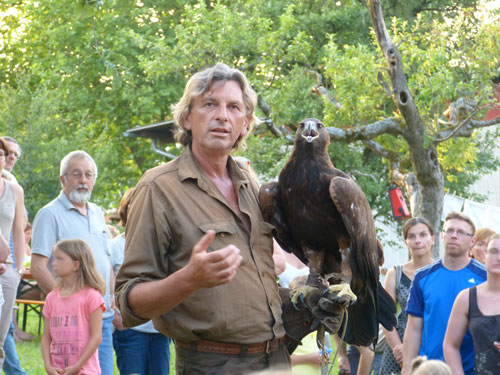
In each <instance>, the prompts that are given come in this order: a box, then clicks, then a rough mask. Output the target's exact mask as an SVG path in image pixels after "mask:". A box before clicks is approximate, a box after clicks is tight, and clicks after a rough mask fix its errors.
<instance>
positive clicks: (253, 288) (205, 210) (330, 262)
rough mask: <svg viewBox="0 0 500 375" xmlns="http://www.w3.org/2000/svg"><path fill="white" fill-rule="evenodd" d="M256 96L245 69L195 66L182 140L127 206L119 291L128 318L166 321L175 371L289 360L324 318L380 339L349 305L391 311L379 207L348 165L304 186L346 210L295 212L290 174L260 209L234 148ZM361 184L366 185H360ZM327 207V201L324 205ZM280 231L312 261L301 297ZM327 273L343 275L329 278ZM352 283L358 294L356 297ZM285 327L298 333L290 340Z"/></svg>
mask: <svg viewBox="0 0 500 375" xmlns="http://www.w3.org/2000/svg"><path fill="white" fill-rule="evenodd" d="M256 103H257V97H256V94H255V92H254V91H253V89H252V88H251V86H250V84H249V83H248V80H247V79H246V77H245V76H244V74H243V73H242V72H240V71H239V70H237V69H231V68H229V67H228V66H227V65H224V64H217V65H215V66H214V67H211V68H208V69H206V70H204V71H201V72H198V73H196V74H195V75H193V77H191V79H190V80H189V82H188V83H187V85H186V89H185V91H184V95H183V97H182V98H181V100H180V101H179V102H178V103H177V104H176V105H175V106H174V107H173V113H174V119H175V122H176V125H177V126H178V130H179V132H178V134H177V137H178V138H177V139H178V141H179V142H180V143H181V144H182V145H183V146H184V150H183V151H182V154H181V156H179V157H178V158H177V159H175V160H173V161H171V162H169V163H167V164H164V165H161V166H159V167H156V168H153V169H151V170H149V171H147V172H146V173H145V174H144V176H143V177H142V178H141V180H140V181H139V183H138V184H137V187H136V191H135V194H134V197H133V199H132V202H131V204H130V207H129V216H128V223H127V228H126V231H127V243H126V248H125V258H124V263H123V266H122V268H121V269H120V272H119V274H118V276H117V282H116V296H117V297H116V300H117V303H118V305H119V307H120V311H121V313H122V318H123V322H124V324H125V325H126V326H135V325H138V324H141V323H144V322H145V321H147V320H149V319H153V322H154V325H155V328H156V329H157V330H159V331H160V332H162V333H164V334H165V335H167V336H169V337H172V338H173V339H174V341H175V347H176V367H177V373H184V374H232V375H234V374H246V373H248V372H250V371H260V370H263V369H266V368H289V366H290V358H289V352H290V350H292V349H291V348H293V347H294V346H296V345H297V342H298V341H300V339H301V338H302V337H303V335H305V334H307V333H308V332H309V331H310V330H313V329H316V327H317V324H316V323H318V322H321V323H324V324H325V325H326V326H327V328H328V329H331V327H334V329H335V330H338V329H339V327H340V326H341V323H343V324H342V327H345V328H346V338H349V339H351V341H352V342H353V343H355V344H358V345H365V344H369V343H371V342H373V341H374V340H375V339H376V336H377V335H376V333H375V334H373V332H371V331H367V332H366V333H363V334H360V333H358V328H359V327H361V328H362V329H364V324H365V323H363V322H362V321H358V320H356V319H357V318H354V317H355V316H356V312H355V310H353V311H354V312H353V313H352V315H353V318H348V319H347V320H345V319H344V320H343V319H342V318H343V316H342V315H341V314H340V313H339V312H341V311H342V310H343V309H344V307H346V308H347V307H349V310H351V309H354V306H356V305H359V306H361V309H366V314H365V316H364V317H363V319H364V320H368V321H369V324H368V326H369V327H370V328H371V326H372V325H373V324H378V321H382V320H381V317H382V316H383V315H382V314H380V313H379V309H378V302H377V301H380V299H381V298H379V291H378V256H379V255H378V253H377V239H376V237H375V234H374V232H373V231H374V228H373V218H372V216H371V213H370V212H369V206H367V202H366V205H365V202H364V201H363V200H362V199H361V198H359V197H358V198H359V200H357V201H356V202H354V204H355V206H352V207H351V206H350V205H351V203H350V202H349V203H346V202H344V201H345V199H346V198H345V197H344V195H343V194H344V193H345V192H344V191H343V189H350V188H352V185H351V184H352V181H351V180H349V179H348V177H345V176H344V175H342V176H341V177H342V178H343V179H344V180H347V182H346V181H343V180H342V181H340V182H339V183H338V184H337V182H335V183H333V180H335V179H336V178H337V177H334V176H331V179H332V183H331V184H330V185H329V186H330V187H329V190H327V194H326V195H325V192H324V191H321V192H320V191H319V190H317V188H318V187H319V186H316V190H315V191H310V192H311V193H312V194H311V195H309V196H306V197H304V198H306V199H308V200H310V201H311V202H319V201H320V199H321V198H322V197H323V199H325V197H328V200H329V201H330V202H333V204H334V206H335V207H336V210H337V213H336V214H335V215H337V216H335V215H331V214H329V213H326V212H322V213H321V212H320V211H321V210H319V212H320V213H319V215H320V216H319V217H314V215H317V214H318V209H319V207H317V208H313V207H312V205H311V211H309V209H308V207H309V206H308V204H307V201H305V202H303V203H305V206H304V207H303V208H304V211H302V212H295V213H294V214H293V215H295V216H293V215H292V216H289V215H290V211H289V209H291V210H293V209H294V208H293V206H288V207H287V208H285V206H284V205H283V204H282V202H281V201H280V200H281V199H291V198H290V197H288V198H287V197H286V195H283V196H280V193H279V192H280V190H282V189H281V182H280V183H278V185H277V186H272V187H270V186H268V187H264V188H263V189H264V190H262V192H261V194H260V195H261V198H263V199H262V201H261V205H262V211H261V209H260V206H259V189H258V186H257V184H256V182H255V181H254V180H253V179H252V177H251V176H250V175H249V173H248V171H246V169H245V168H243V167H242V166H240V165H239V164H238V163H236V162H235V161H234V160H233V159H232V158H231V156H230V153H231V152H232V151H233V150H234V149H236V148H237V147H238V146H239V145H241V144H242V143H243V142H244V138H245V136H246V135H247V134H248V132H249V130H250V128H251V125H252V124H253V123H254V122H255V121H256V118H255V115H254V110H255V107H256ZM313 123H314V124H316V127H317V128H318V126H319V125H320V124H321V123H320V122H319V121H317V120H312V119H311V120H307V121H306V122H305V123H304V128H307V129H306V130H305V131H304V130H300V128H299V130H298V133H297V139H299V138H300V139H301V141H300V142H302V139H304V140H305V142H306V143H308V144H310V145H313V144H314V147H316V143H315V139H316V138H318V139H321V138H322V137H323V135H322V133H321V131H320V129H319V128H318V129H316V130H314V129H313V126H312V124H313ZM320 134H321V136H320ZM300 142H299V141H297V142H296V152H302V151H297V150H298V147H299V146H298V144H299V143H300ZM323 142H324V140H323ZM319 147H321V146H319ZM296 152H294V154H295V153H296ZM293 160H294V157H293V156H292V159H291V161H290V162H289V165H290V163H292V162H293ZM295 160H297V158H295ZM328 161H329V159H328ZM289 165H288V166H289ZM330 166H331V163H330ZM331 167H332V168H333V166H331ZM292 169H293V168H292ZM327 172H328V171H322V172H321V173H320V174H322V173H327ZM293 173H296V172H292V175H293ZM340 174H342V173H341V172H340ZM332 177H333V178H332ZM280 180H281V177H280ZM310 182H311V183H314V181H310ZM294 185H295V184H294ZM327 185H328V184H327ZM327 185H325V183H324V181H322V182H321V186H327ZM354 186H355V185H354ZM290 187H291V186H290ZM271 188H272V191H271ZM265 189H270V190H269V191H266V190H265ZM321 190H322V189H321ZM328 191H329V192H328ZM274 192H277V193H276V194H275V193H274ZM315 193H320V194H321V196H315V195H314V194H315ZM358 193H360V194H361V195H362V193H361V191H360V190H359V188H358V190H356V193H355V194H358ZM363 198H364V196H363ZM266 201H267V202H270V204H272V206H271V205H266ZM365 201H366V198H365ZM339 202H340V203H339ZM323 203H324V202H323ZM296 208H297V207H296ZM306 208H307V209H306ZM330 209H331V207H330V208H326V206H325V204H323V210H325V211H326V210H330ZM269 210H275V211H276V215H274V216H273V215H272V214H269V212H268V211H269ZM278 210H279V212H278ZM353 213H355V214H354V216H353V215H352V214H353ZM306 215H309V216H308V218H309V219H312V220H316V223H317V226H316V227H315V226H314V223H313V222H310V221H309V219H308V221H307V224H305V225H307V229H306V228H305V227H304V230H308V231H311V233H309V235H310V236H309V237H307V238H306V237H302V238H301V237H298V236H297V233H298V232H297V227H296V225H300V218H301V217H303V216H306ZM289 218H290V219H289ZM287 220H290V221H289V222H288V221H287ZM349 220H351V221H349ZM342 221H343V222H342ZM269 222H270V223H269ZM304 223H305V222H304ZM271 224H272V225H271ZM327 224H330V225H334V227H331V228H330V229H329V230H330V232H332V234H330V235H329V236H331V238H330V237H329V236H326V234H325V233H324V231H325V230H326V229H327V228H326V226H327ZM359 225H361V226H360V227H358V226H359ZM314 233H316V235H317V236H316V238H315V237H314ZM358 234H361V238H360V239H359V241H358ZM273 235H276V238H277V240H278V241H279V242H280V243H281V244H282V246H284V248H285V250H287V251H289V252H294V253H295V254H296V255H299V257H301V258H302V259H304V260H309V265H310V267H311V269H313V270H314V272H313V273H312V275H311V277H310V282H309V283H308V287H309V288H308V292H307V293H306V292H305V291H303V293H302V295H296V296H294V298H293V301H290V297H289V295H288V293H287V292H286V291H285V292H283V291H281V292H280V293H279V291H278V287H277V284H276V273H275V271H274V263H273V260H272V255H273V254H272V252H273ZM320 238H321V239H320ZM327 242H329V243H327ZM363 252H366V254H364V253H363ZM374 267H375V268H374ZM330 279H332V280H333V283H336V284H338V283H340V284H341V286H340V287H339V286H334V287H333V288H330V287H329V285H328V280H330ZM349 283H350V285H351V289H352V290H353V292H354V293H355V294H356V293H358V294H357V297H358V299H359V300H360V301H361V302H362V303H361V304H358V302H356V303H353V301H354V299H355V298H356V297H355V296H354V295H352V293H351V292H349V288H348V285H347V284H349ZM280 296H281V298H280ZM301 301H305V302H304V303H303V302H301ZM282 303H283V310H282ZM361 312H362V311H361ZM348 315H351V314H348ZM304 321H306V322H307V323H308V324H307V328H306V329H304V328H303V327H304ZM332 322H337V323H338V324H332ZM346 322H347V324H346ZM320 326H322V325H320ZM296 327H300V332H298V331H297V329H295V328H296ZM389 329H390V328H389ZM285 330H286V331H285ZM288 336H291V337H293V338H294V339H295V340H291V341H290V340H286V339H285V338H286V337H288ZM290 342H292V344H290Z"/></svg>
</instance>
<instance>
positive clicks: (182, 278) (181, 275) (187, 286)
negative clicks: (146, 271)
mask: <svg viewBox="0 0 500 375" xmlns="http://www.w3.org/2000/svg"><path fill="white" fill-rule="evenodd" d="M195 290H196V288H194V287H193V285H192V283H191V280H189V277H188V273H187V272H186V269H185V268H182V269H180V270H178V271H177V272H175V273H173V274H172V275H170V276H168V277H167V278H165V279H162V280H156V281H150V282H146V283H140V284H136V285H135V286H134V287H133V288H132V290H131V291H130V293H129V294H128V300H127V304H128V306H129V308H130V310H132V312H133V313H134V314H135V315H136V316H137V317H140V318H143V319H151V318H154V317H156V316H159V315H162V314H165V313H166V312H168V311H170V310H172V309H173V308H174V307H176V306H177V305H178V304H179V303H181V302H182V301H184V300H185V299H186V298H187V297H188V296H189V295H191V293H193V292H194V291H195ZM122 310H123V309H122ZM122 315H123V311H122Z"/></svg>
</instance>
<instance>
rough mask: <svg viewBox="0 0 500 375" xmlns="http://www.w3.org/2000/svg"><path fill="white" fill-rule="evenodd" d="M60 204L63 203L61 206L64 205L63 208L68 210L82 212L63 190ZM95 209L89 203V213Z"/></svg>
mask: <svg viewBox="0 0 500 375" xmlns="http://www.w3.org/2000/svg"><path fill="white" fill-rule="evenodd" d="M58 199H59V202H61V204H62V205H63V207H64V208H65V209H67V210H77V211H78V212H79V211H80V210H78V208H76V207H75V206H74V205H73V203H71V201H70V200H69V198H68V197H67V196H66V194H65V193H64V190H61V192H60V193H59V197H58ZM93 210H94V208H93V207H92V205H91V204H89V202H87V211H93Z"/></svg>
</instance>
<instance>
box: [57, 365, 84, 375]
mask: <svg viewBox="0 0 500 375" xmlns="http://www.w3.org/2000/svg"><path fill="white" fill-rule="evenodd" d="M78 371H80V369H79V368H78V367H77V366H76V365H73V366H68V367H66V368H65V369H64V371H62V372H61V374H63V375H78Z"/></svg>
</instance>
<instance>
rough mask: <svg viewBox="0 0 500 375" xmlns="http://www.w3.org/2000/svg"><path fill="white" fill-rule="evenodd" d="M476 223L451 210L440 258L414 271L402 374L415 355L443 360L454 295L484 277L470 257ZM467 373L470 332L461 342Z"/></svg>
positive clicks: (471, 361) (471, 348) (469, 369)
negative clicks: (442, 253)
mask: <svg viewBox="0 0 500 375" xmlns="http://www.w3.org/2000/svg"><path fill="white" fill-rule="evenodd" d="M474 232H475V226H474V223H473V222H472V220H471V219H470V218H469V217H468V216H467V215H465V214H463V213H459V212H450V213H449V214H448V215H447V216H446V219H445V222H444V225H443V232H442V233H441V238H442V240H443V244H444V255H443V258H442V259H440V260H438V261H436V262H434V263H432V264H430V265H428V266H425V267H423V268H421V269H420V270H418V271H417V273H416V274H415V278H414V279H413V283H412V286H411V290H410V297H409V300H408V305H407V307H406V312H407V313H408V324H407V326H406V331H405V335H404V342H403V372H402V373H403V374H410V368H411V362H412V360H413V359H414V358H415V357H417V356H418V355H422V356H423V355H425V356H427V358H428V359H438V360H441V361H444V356H443V340H444V335H445V332H446V327H447V325H448V319H449V317H450V313H451V308H452V306H453V302H454V301H455V297H456V296H457V295H458V293H460V292H461V291H462V290H463V289H466V288H470V287H472V286H474V285H478V284H481V283H482V282H484V281H485V280H486V269H485V268H484V266H483V265H482V264H481V263H479V262H478V261H476V260H475V259H471V258H470V257H469V251H470V248H471V247H472V245H473V244H474ZM460 352H461V355H462V362H463V367H464V370H465V374H466V375H472V374H473V373H474V343H473V340H472V336H471V335H470V333H469V332H467V333H466V335H465V337H464V340H463V342H462V346H461V350H460Z"/></svg>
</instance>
